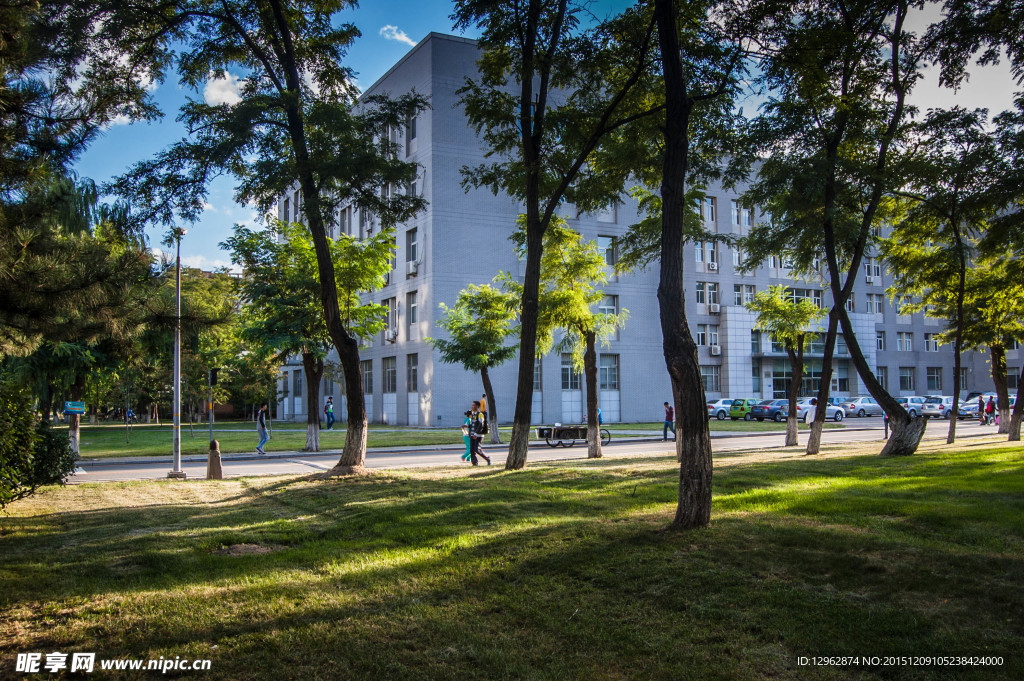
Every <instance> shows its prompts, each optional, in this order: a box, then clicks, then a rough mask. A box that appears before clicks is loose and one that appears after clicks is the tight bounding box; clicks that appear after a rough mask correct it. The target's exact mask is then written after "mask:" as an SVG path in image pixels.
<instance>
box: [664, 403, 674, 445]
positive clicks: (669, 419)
mask: <svg viewBox="0 0 1024 681" xmlns="http://www.w3.org/2000/svg"><path fill="white" fill-rule="evenodd" d="M670 430H671V431H672V439H673V440H675V439H676V410H675V407H673V406H672V405H671V404H669V403H668V402H666V403H665V425H664V426H663V427H662V429H661V439H662V440H668V431H670Z"/></svg>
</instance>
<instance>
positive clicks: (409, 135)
mask: <svg viewBox="0 0 1024 681" xmlns="http://www.w3.org/2000/svg"><path fill="white" fill-rule="evenodd" d="M414 139H416V114H409V115H408V116H406V117H405V155H406V156H408V155H409V154H411V153H412V141H413V140H414Z"/></svg>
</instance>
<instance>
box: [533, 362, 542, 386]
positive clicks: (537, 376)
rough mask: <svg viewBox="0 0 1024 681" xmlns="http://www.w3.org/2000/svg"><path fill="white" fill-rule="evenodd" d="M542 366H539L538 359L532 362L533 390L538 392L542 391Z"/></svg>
mask: <svg viewBox="0 0 1024 681" xmlns="http://www.w3.org/2000/svg"><path fill="white" fill-rule="evenodd" d="M542 367H543V365H542V364H541V359H540V357H538V358H536V359H535V360H533V389H534V390H535V391H540V390H543V389H544V382H543V380H542V378H543V376H544V372H543V371H542Z"/></svg>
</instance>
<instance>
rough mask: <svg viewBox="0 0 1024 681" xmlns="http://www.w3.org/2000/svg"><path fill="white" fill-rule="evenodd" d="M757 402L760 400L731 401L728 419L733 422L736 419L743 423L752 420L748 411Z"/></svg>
mask: <svg viewBox="0 0 1024 681" xmlns="http://www.w3.org/2000/svg"><path fill="white" fill-rule="evenodd" d="M759 401H760V400H755V399H753V398H749V399H740V400H733V401H732V404H731V405H729V418H731V419H732V420H733V421H735V420H736V419H743V420H744V421H749V420H750V419H751V418H752V417H751V416H750V410H751V409H752V408H753V407H754V405H755V404H757V403H758V402H759Z"/></svg>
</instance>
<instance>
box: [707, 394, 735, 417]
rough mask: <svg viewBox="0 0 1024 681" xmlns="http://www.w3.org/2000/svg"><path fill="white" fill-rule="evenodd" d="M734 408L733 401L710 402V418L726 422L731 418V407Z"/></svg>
mask: <svg viewBox="0 0 1024 681" xmlns="http://www.w3.org/2000/svg"><path fill="white" fill-rule="evenodd" d="M731 406H732V400H731V399H728V398H727V399H724V400H715V401H714V402H708V418H709V419H711V418H715V419H718V420H719V421H724V420H725V419H727V418H728V417H729V407H731Z"/></svg>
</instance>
